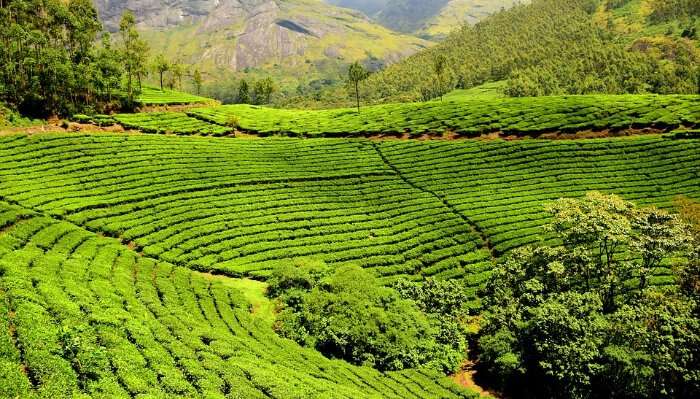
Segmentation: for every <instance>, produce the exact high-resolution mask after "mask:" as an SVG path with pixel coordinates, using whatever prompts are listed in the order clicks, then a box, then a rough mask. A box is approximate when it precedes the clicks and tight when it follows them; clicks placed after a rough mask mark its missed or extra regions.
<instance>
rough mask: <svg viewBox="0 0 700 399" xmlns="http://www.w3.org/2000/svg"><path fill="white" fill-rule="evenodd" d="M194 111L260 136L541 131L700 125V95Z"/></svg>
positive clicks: (476, 99)
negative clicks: (339, 107)
mask: <svg viewBox="0 0 700 399" xmlns="http://www.w3.org/2000/svg"><path fill="white" fill-rule="evenodd" d="M188 114H189V115H190V116H192V117H195V118H198V119H203V120H207V121H210V122H213V123H216V124H220V125H235V126H236V127H237V128H239V129H241V130H243V131H246V132H250V133H256V134H260V135H288V136H301V137H319V136H323V137H356V136H374V135H390V136H391V135H395V136H403V135H408V136H421V135H423V134H431V135H438V136H439V135H442V134H445V133H451V134H456V135H459V136H467V137H469V136H478V135H481V134H488V133H492V132H499V133H504V134H507V135H537V134H540V133H548V132H563V133H576V132H579V131H583V130H593V131H605V130H612V131H616V130H629V129H639V128H646V127H650V128H656V129H660V130H666V129H669V128H673V127H678V126H686V127H692V126H696V125H698V123H700V96H697V95H695V96H692V95H690V96H656V95H624V96H611V95H589V96H558V97H557V96H554V97H535V98H505V99H499V98H496V97H480V96H475V97H474V98H470V97H468V96H456V97H453V99H448V100H445V101H442V102H441V101H431V102H425V103H404V104H388V105H377V106H371V107H365V108H363V109H361V110H360V113H359V114H358V112H357V110H356V109H332V110H319V111H314V110H307V111H304V110H287V109H272V108H266V107H257V106H250V105H225V106H219V107H211V108H197V109H193V110H191V111H189V112H188Z"/></svg>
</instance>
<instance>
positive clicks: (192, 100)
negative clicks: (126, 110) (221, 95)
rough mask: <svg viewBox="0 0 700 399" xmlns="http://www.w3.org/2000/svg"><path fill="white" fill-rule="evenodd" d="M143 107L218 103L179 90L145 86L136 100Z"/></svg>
mask: <svg viewBox="0 0 700 399" xmlns="http://www.w3.org/2000/svg"><path fill="white" fill-rule="evenodd" d="M136 101H137V102H139V103H140V104H143V105H183V104H212V103H217V101H215V100H212V99H211V98H206V97H201V96H197V95H194V94H190V93H185V92H182V91H177V90H168V89H163V90H161V89H159V88H155V87H150V86H144V87H143V88H142V89H141V94H139V96H138V98H137V99H136Z"/></svg>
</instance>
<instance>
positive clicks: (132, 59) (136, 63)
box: [119, 10, 148, 108]
mask: <svg viewBox="0 0 700 399" xmlns="http://www.w3.org/2000/svg"><path fill="white" fill-rule="evenodd" d="M119 33H120V38H121V45H122V48H121V54H120V55H121V56H122V60H123V61H124V70H125V72H126V98H127V106H128V107H129V108H133V106H134V105H135V103H134V100H135V98H136V96H138V95H139V93H140V91H141V76H142V75H143V74H144V73H145V72H146V62H147V58H148V54H147V53H148V45H147V44H146V42H144V41H143V40H142V39H141V38H140V36H139V33H138V31H137V30H136V17H135V16H134V14H133V13H132V12H131V11H128V10H127V11H126V12H124V14H123V15H122V18H121V21H120V22H119ZM134 78H136V79H138V88H134Z"/></svg>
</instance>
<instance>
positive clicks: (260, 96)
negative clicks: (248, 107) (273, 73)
mask: <svg viewBox="0 0 700 399" xmlns="http://www.w3.org/2000/svg"><path fill="white" fill-rule="evenodd" d="M274 91H275V85H274V83H273V82H272V78H270V77H267V78H265V79H261V80H258V81H257V82H255V85H253V98H254V100H255V103H256V104H269V103H270V101H271V97H272V93H274Z"/></svg>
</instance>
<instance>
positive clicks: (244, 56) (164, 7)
mask: <svg viewBox="0 0 700 399" xmlns="http://www.w3.org/2000/svg"><path fill="white" fill-rule="evenodd" d="M96 5H97V8H98V10H99V14H100V16H101V19H102V20H103V21H104V24H105V26H106V27H107V28H108V29H110V30H115V29H117V27H118V21H119V18H120V15H121V14H122V12H123V11H124V10H126V9H130V10H133V11H134V12H135V14H136V17H137V22H138V26H139V28H140V30H141V32H142V35H143V36H144V37H145V38H146V40H147V42H148V44H149V45H150V47H151V53H152V54H158V53H164V54H165V55H166V57H168V58H169V59H171V60H173V61H178V62H180V63H184V64H191V65H197V66H198V67H199V68H200V69H203V70H204V71H205V72H206V73H205V79H206V80H217V79H221V80H223V79H224V78H228V77H229V76H228V74H230V73H231V72H239V73H240V72H245V71H251V70H256V69H261V70H264V71H265V72H266V73H269V74H272V75H273V76H275V77H276V78H277V79H276V80H278V81H280V82H282V86H285V84H284V83H285V82H289V84H290V85H294V88H295V87H296V84H297V83H298V81H299V80H305V81H309V80H313V79H323V78H333V79H338V78H339V76H340V73H339V71H340V70H341V69H342V67H343V66H344V65H346V64H348V63H350V62H353V61H356V60H372V61H373V62H374V63H380V64H381V63H390V62H394V61H397V60H399V59H401V58H403V57H405V56H408V55H410V54H412V53H415V52H416V51H418V50H419V49H422V48H425V47H427V46H429V45H430V43H429V42H426V41H424V40H421V39H418V38H415V37H412V36H408V35H401V34H398V33H395V32H392V31H390V30H388V29H386V28H384V27H382V26H380V25H378V24H376V23H374V22H372V21H371V20H369V19H368V18H367V17H365V16H364V15H362V14H361V13H359V12H355V11H352V10H349V9H344V8H339V7H334V6H331V5H327V4H324V3H322V2H321V1H320V0H289V1H275V0H222V1H218V0H217V1H201V2H200V1H185V2H179V1H171V0H155V1H145V0H134V1H125V0H117V1H107V0H96Z"/></svg>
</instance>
